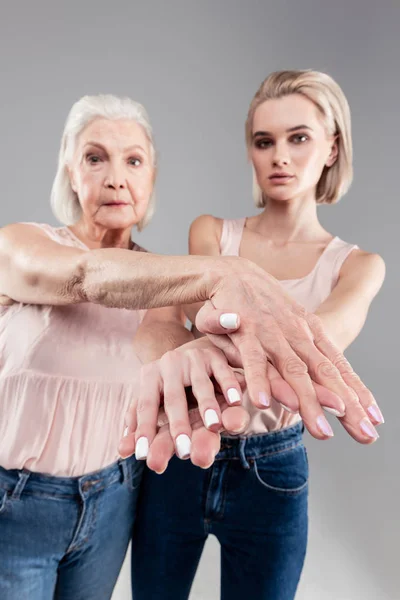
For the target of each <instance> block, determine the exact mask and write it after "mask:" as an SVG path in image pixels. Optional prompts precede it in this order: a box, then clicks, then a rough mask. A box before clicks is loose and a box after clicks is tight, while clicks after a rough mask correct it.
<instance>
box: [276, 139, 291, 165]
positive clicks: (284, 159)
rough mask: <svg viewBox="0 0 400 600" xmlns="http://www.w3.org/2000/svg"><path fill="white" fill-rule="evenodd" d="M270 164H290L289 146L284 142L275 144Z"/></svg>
mask: <svg viewBox="0 0 400 600" xmlns="http://www.w3.org/2000/svg"><path fill="white" fill-rule="evenodd" d="M272 164H273V166H274V167H286V166H287V165H288V164H290V155H289V148H288V146H287V144H285V143H284V142H282V143H276V144H275V147H274V153H273V155H272Z"/></svg>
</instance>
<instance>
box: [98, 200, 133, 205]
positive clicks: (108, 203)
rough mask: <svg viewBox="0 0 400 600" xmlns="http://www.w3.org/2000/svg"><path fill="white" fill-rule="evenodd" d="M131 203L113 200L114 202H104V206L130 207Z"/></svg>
mask: <svg viewBox="0 0 400 600" xmlns="http://www.w3.org/2000/svg"><path fill="white" fill-rule="evenodd" d="M128 204H129V202H123V200H113V201H112V202H104V204H103V206H128Z"/></svg>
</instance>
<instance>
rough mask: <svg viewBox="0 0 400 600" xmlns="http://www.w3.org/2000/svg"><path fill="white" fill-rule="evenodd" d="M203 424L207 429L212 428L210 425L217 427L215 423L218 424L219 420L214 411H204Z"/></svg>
mask: <svg viewBox="0 0 400 600" xmlns="http://www.w3.org/2000/svg"><path fill="white" fill-rule="evenodd" d="M204 423H205V425H206V427H207V429H209V428H210V427H212V425H217V423H219V418H218V415H217V413H216V412H215V410H213V409H212V408H209V409H208V410H206V412H205V413H204Z"/></svg>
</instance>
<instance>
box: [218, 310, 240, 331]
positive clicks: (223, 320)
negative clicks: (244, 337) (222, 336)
mask: <svg viewBox="0 0 400 600" xmlns="http://www.w3.org/2000/svg"><path fill="white" fill-rule="evenodd" d="M219 322H220V325H221V327H223V328H224V329H237V326H238V316H237V314H236V313H225V314H223V315H221V316H220V318H219Z"/></svg>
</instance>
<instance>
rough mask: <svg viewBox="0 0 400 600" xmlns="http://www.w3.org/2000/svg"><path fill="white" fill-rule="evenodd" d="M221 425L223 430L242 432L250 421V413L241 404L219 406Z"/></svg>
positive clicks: (235, 432)
mask: <svg viewBox="0 0 400 600" xmlns="http://www.w3.org/2000/svg"><path fill="white" fill-rule="evenodd" d="M221 411H222V425H223V429H224V431H226V432H228V433H234V434H237V433H242V432H243V431H245V430H246V429H247V427H248V426H249V423H250V415H249V413H248V412H247V410H246V409H245V408H243V406H228V405H226V408H224V407H221Z"/></svg>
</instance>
